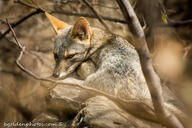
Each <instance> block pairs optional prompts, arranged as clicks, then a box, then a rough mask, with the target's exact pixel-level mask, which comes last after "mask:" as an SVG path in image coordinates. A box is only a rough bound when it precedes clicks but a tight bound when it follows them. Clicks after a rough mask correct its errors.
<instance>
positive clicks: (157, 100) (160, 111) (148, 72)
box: [117, 0, 183, 128]
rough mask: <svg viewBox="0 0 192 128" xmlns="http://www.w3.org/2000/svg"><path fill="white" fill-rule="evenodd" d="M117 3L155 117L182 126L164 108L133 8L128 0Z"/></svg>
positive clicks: (160, 89)
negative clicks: (127, 28) (134, 39)
mask: <svg viewBox="0 0 192 128" xmlns="http://www.w3.org/2000/svg"><path fill="white" fill-rule="evenodd" d="M117 3H118V4H119V7H120V8H121V10H122V13H123V15H124V17H125V19H126V20H127V24H128V23H129V26H130V28H131V31H132V32H133V33H134V35H135V37H136V45H135V47H136V50H137V52H138V54H139V58H140V62H141V67H142V71H143V74H144V76H145V79H146V82H147V85H148V88H149V91H150V93H151V98H152V102H153V106H154V109H155V113H156V116H157V118H158V119H159V120H160V121H161V123H162V124H164V125H166V126H167V127H172V128H183V125H182V124H181V122H180V121H179V120H178V119H177V117H176V116H175V115H173V114H172V113H170V112H169V111H168V110H167V109H166V108H165V105H164V99H163V96H162V88H161V82H160V79H159V77H158V75H157V74H156V73H155V71H154V68H153V65H152V61H151V57H150V52H149V49H148V46H147V42H146V39H145V34H144V31H143V29H142V27H141V24H140V23H139V20H138V18H137V16H136V14H135V12H134V10H133V8H132V7H131V4H130V2H129V0H117Z"/></svg>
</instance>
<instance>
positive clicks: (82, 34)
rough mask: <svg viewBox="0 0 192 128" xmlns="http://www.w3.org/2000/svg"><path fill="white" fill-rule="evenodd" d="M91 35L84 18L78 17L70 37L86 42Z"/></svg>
mask: <svg viewBox="0 0 192 128" xmlns="http://www.w3.org/2000/svg"><path fill="white" fill-rule="evenodd" d="M91 35H92V31H91V27H90V26H89V23H88V21H87V20H86V19H85V18H83V17H80V18H79V19H78V20H77V21H76V23H75V25H74V26H73V29H72V33H71V37H72V38H79V39H80V40H87V39H90V38H91Z"/></svg>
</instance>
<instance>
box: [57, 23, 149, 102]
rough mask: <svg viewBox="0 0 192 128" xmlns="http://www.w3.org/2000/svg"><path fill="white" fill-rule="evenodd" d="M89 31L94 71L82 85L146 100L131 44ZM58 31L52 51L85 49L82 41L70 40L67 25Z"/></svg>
mask: <svg viewBox="0 0 192 128" xmlns="http://www.w3.org/2000/svg"><path fill="white" fill-rule="evenodd" d="M92 30H93V36H92V39H91V50H92V49H96V51H94V53H93V54H92V55H91V56H90V57H89V58H88V59H91V60H92V61H93V62H94V63H95V66H96V68H97V71H96V72H95V73H93V74H91V75H90V76H88V77H87V78H86V79H85V82H84V85H85V86H91V87H93V88H96V89H99V90H101V91H105V92H107V93H109V94H112V95H116V96H119V97H121V98H124V99H150V93H149V91H148V87H147V85H146V82H145V79H144V77H143V73H142V71H141V66H140V62H139V57H138V54H137V52H136V50H135V49H134V47H133V46H132V45H131V44H130V43H128V42H127V41H126V40H125V39H123V38H121V37H119V36H115V35H109V34H108V33H105V32H104V31H102V30H100V29H97V28H93V29H92ZM61 33H62V34H61V35H59V36H57V37H56V39H55V45H54V47H55V48H54V52H55V53H57V52H58V51H59V50H58V48H61V47H62V49H63V51H64V50H68V51H76V54H78V53H82V52H84V50H86V49H84V48H83V46H81V45H82V44H78V43H75V42H73V41H72V40H71V39H70V34H71V26H70V27H68V28H65V29H64V30H62V32H61ZM71 46H73V47H71ZM91 50H90V51H91ZM56 51H57V52H56ZM60 51H61V50H60Z"/></svg>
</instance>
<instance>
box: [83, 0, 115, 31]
mask: <svg viewBox="0 0 192 128" xmlns="http://www.w3.org/2000/svg"><path fill="white" fill-rule="evenodd" d="M83 2H84V3H85V4H86V5H87V7H89V9H90V10H91V11H92V12H93V14H95V16H97V18H98V20H99V21H100V22H101V24H103V26H104V27H105V28H106V30H107V31H109V32H110V33H112V32H111V30H110V29H109V27H108V26H107V24H105V22H104V21H103V18H102V17H101V16H100V15H99V14H98V13H97V11H96V10H95V9H94V8H93V7H92V6H91V4H90V3H89V2H88V1H87V0H83Z"/></svg>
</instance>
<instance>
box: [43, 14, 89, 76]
mask: <svg viewBox="0 0 192 128" xmlns="http://www.w3.org/2000/svg"><path fill="white" fill-rule="evenodd" d="M45 14H46V16H47V18H48V19H49V21H50V22H51V24H52V26H53V28H54V30H55V32H56V34H57V36H56V38H55V40H54V50H53V54H54V58H55V62H56V65H55V68H54V71H53V76H54V77H59V76H61V72H63V71H65V70H66V67H70V65H66V63H67V62H69V61H70V63H71V62H75V61H79V60H81V59H83V57H84V55H85V54H86V52H87V50H88V49H89V46H90V40H91V36H92V31H91V28H90V26H89V23H88V21H87V20H86V19H85V18H83V17H80V18H79V19H78V20H77V21H76V23H75V24H74V25H73V26H71V25H68V24H67V23H65V22H63V21H61V20H59V19H57V18H55V17H53V16H51V15H50V14H48V13H45ZM68 64H69V63H68Z"/></svg>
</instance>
